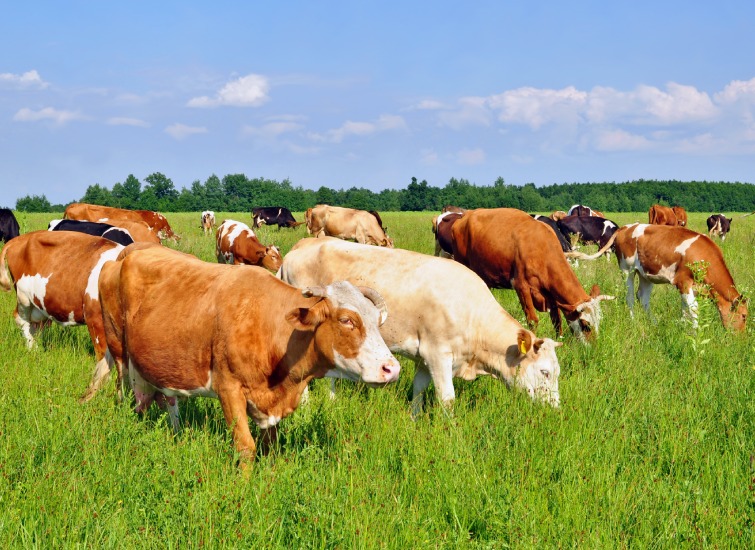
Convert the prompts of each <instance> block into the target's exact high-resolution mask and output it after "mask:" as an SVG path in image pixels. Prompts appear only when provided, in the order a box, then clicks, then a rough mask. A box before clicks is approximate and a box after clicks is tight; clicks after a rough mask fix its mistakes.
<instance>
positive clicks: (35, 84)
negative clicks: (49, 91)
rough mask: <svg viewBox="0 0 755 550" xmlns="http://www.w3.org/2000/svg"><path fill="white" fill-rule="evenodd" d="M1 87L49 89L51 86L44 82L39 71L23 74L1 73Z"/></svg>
mask: <svg viewBox="0 0 755 550" xmlns="http://www.w3.org/2000/svg"><path fill="white" fill-rule="evenodd" d="M0 85H5V86H10V87H13V88H47V87H48V86H49V85H50V84H49V83H47V82H45V81H44V80H42V77H40V76H39V73H38V72H37V71H26V72H25V73H23V74H12V73H0Z"/></svg>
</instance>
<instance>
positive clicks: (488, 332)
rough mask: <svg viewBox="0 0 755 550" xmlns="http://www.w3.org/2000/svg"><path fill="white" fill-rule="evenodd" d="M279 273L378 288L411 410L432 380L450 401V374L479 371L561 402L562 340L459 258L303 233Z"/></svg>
mask: <svg viewBox="0 0 755 550" xmlns="http://www.w3.org/2000/svg"><path fill="white" fill-rule="evenodd" d="M546 229H547V228H546ZM547 230H548V231H550V229H547ZM279 276H280V277H281V278H282V279H283V280H284V281H286V282H289V283H291V284H293V285H295V286H307V285H315V284H317V285H323V284H328V283H329V282H331V281H335V280H338V279H345V280H348V281H351V282H352V283H354V284H356V285H366V286H369V287H372V288H374V289H375V290H377V291H378V292H379V293H380V295H381V296H383V298H384V299H385V303H386V305H387V307H388V311H390V317H389V318H388V320H387V321H386V322H385V324H384V325H382V326H381V327H380V333H381V334H382V335H383V338H384V339H385V342H386V343H387V344H388V346H389V347H390V349H391V350H392V351H394V352H397V353H400V354H402V355H404V356H406V357H409V358H411V359H413V360H414V361H415V364H416V372H415V376H414V382H413V406H412V408H413V412H414V413H415V414H416V413H418V412H419V410H420V409H421V407H422V400H423V392H424V390H425V389H426V388H427V387H428V385H429V384H430V382H431V381H432V382H433V383H434V385H435V391H436V394H437V396H438V400H439V401H440V402H442V403H449V402H450V401H451V400H453V399H454V396H455V394H454V386H453V378H463V379H465V380H473V379H474V378H476V377H477V376H483V375H492V376H494V377H495V378H497V379H499V380H501V381H503V382H504V383H506V384H507V385H508V386H513V387H519V388H522V389H524V390H525V391H527V392H528V393H529V395H530V396H531V397H532V398H533V399H538V400H542V401H544V402H546V403H549V404H551V405H554V406H558V404H559V392H558V376H559V364H558V359H557V357H556V353H555V349H556V348H557V347H558V346H560V345H561V344H560V343H559V342H554V341H553V340H551V339H548V338H545V339H538V338H537V337H536V336H535V335H534V334H533V333H532V332H530V331H529V330H526V329H524V328H522V326H521V325H520V324H519V323H518V322H517V321H516V319H514V318H513V317H512V316H511V315H509V314H508V313H507V312H506V311H505V310H504V309H503V308H502V307H501V306H500V305H499V304H498V302H497V301H496V299H495V298H494V297H493V295H492V294H491V293H490V290H488V288H487V286H485V283H484V282H483V281H482V280H481V279H480V278H479V277H478V276H477V275H475V274H474V273H473V272H472V271H470V270H469V269H467V268H466V267H464V266H462V265H461V264H459V263H456V262H449V261H447V260H444V259H441V258H436V257H433V256H429V255H427V254H420V253H418V252H412V251H410V250H403V249H400V248H394V249H389V248H383V247H375V246H367V245H362V244H358V243H351V242H345V241H342V240H339V239H334V238H320V239H313V238H306V239H302V240H301V241H299V242H298V243H297V244H296V245H294V247H293V248H292V250H291V252H289V253H288V254H287V255H286V258H285V260H284V261H283V266H282V267H281V270H280V272H279Z"/></svg>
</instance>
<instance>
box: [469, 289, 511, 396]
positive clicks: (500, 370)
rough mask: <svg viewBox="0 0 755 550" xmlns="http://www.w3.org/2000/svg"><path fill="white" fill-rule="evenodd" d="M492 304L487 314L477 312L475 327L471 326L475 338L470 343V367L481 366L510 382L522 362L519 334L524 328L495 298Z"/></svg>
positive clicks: (485, 370)
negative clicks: (519, 349)
mask: <svg viewBox="0 0 755 550" xmlns="http://www.w3.org/2000/svg"><path fill="white" fill-rule="evenodd" d="M493 301H494V303H493V304H489V305H490V306H491V307H489V308H487V311H485V309H483V308H480V309H479V310H478V311H477V316H476V317H475V323H474V325H475V326H474V327H470V328H471V329H472V331H473V332H474V334H475V335H476V336H475V338H474V339H473V341H472V342H471V343H472V346H471V351H473V356H472V358H471V359H470V364H471V365H475V364H476V365H479V366H480V367H481V370H482V371H484V372H486V373H488V374H491V375H495V376H503V378H504V379H505V380H506V382H507V383H510V382H513V381H514V378H515V377H516V371H517V368H518V365H519V363H520V362H521V360H520V358H519V351H518V350H517V346H516V334H517V333H518V331H519V330H520V329H521V328H522V326H521V325H520V324H519V323H518V322H517V321H516V319H514V318H513V317H512V316H511V315H510V314H509V313H508V312H507V311H506V310H505V309H503V308H502V307H501V306H500V305H498V302H497V301H495V299H493ZM511 335H514V336H513V338H512V337H511Z"/></svg>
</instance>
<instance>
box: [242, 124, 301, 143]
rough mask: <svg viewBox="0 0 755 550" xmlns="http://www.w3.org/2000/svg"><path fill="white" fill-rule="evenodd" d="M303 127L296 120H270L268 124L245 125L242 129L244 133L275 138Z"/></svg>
mask: <svg viewBox="0 0 755 550" xmlns="http://www.w3.org/2000/svg"><path fill="white" fill-rule="evenodd" d="M302 128H304V126H302V125H301V124H298V123H296V122H289V121H285V120H281V121H276V122H268V123H267V124H264V125H262V126H244V127H243V128H242V131H243V133H245V134H247V135H250V136H255V137H260V138H265V139H273V138H276V137H278V136H281V135H283V134H288V133H291V132H297V131H299V130H301V129H302Z"/></svg>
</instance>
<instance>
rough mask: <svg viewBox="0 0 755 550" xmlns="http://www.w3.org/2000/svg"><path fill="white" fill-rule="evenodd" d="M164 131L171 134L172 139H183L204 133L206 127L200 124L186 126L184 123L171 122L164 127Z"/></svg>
mask: <svg viewBox="0 0 755 550" xmlns="http://www.w3.org/2000/svg"><path fill="white" fill-rule="evenodd" d="M165 133H166V134H169V135H170V136H172V137H173V138H174V139H178V140H181V139H185V138H187V137H189V136H193V135H195V134H206V133H207V128H205V127H202V126H187V125H185V124H180V123H176V124H171V125H170V126H168V127H167V128H165Z"/></svg>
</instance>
